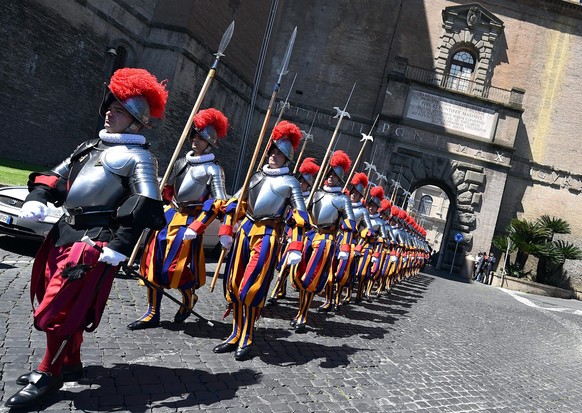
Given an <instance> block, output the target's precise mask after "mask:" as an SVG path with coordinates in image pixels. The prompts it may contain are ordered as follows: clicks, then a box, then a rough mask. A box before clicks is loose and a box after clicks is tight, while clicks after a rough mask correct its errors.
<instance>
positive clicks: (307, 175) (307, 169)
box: [299, 158, 319, 186]
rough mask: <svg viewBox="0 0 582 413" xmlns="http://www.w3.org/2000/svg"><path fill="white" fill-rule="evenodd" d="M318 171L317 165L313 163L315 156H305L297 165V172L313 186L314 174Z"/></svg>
mask: <svg viewBox="0 0 582 413" xmlns="http://www.w3.org/2000/svg"><path fill="white" fill-rule="evenodd" d="M318 172H319V165H318V164H316V163H315V158H305V159H304V160H303V162H301V166H300V167H299V173H300V174H301V176H302V177H303V179H305V180H306V181H307V183H309V185H311V186H313V182H314V181H315V176H316V175H317V173H318Z"/></svg>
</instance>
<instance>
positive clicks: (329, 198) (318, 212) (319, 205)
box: [311, 190, 343, 228]
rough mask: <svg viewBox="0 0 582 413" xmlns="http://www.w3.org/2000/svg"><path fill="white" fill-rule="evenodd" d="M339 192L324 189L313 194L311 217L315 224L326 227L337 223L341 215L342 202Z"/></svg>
mask: <svg viewBox="0 0 582 413" xmlns="http://www.w3.org/2000/svg"><path fill="white" fill-rule="evenodd" d="M341 196H342V195H341V194H339V193H333V192H325V191H321V190H320V191H317V192H316V193H315V194H314V197H313V198H314V202H313V208H312V210H311V214H312V218H313V220H314V222H315V224H316V225H317V226H318V227H320V228H323V227H326V226H331V225H335V224H337V222H338V220H339V218H340V216H341V211H340V209H341V207H342V204H343V202H341V201H342V200H341V199H340V198H341Z"/></svg>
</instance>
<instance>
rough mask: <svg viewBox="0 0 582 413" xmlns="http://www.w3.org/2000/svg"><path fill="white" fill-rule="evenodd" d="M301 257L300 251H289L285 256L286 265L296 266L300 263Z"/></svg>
mask: <svg viewBox="0 0 582 413" xmlns="http://www.w3.org/2000/svg"><path fill="white" fill-rule="evenodd" d="M302 256H303V254H301V251H295V250H293V251H289V253H288V254H287V265H297V264H299V263H300V262H301V257H302Z"/></svg>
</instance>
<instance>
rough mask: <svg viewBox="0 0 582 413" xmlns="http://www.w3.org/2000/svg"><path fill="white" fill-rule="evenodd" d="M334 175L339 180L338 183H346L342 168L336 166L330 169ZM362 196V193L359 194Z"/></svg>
mask: <svg viewBox="0 0 582 413" xmlns="http://www.w3.org/2000/svg"><path fill="white" fill-rule="evenodd" d="M331 169H332V170H333V171H334V172H335V174H336V175H337V177H338V178H339V179H340V181H342V182H345V181H346V176H345V175H346V173H345V171H344V168H343V167H342V166H341V165H338V166H336V167H332V168H331ZM360 193H362V194H363V192H360Z"/></svg>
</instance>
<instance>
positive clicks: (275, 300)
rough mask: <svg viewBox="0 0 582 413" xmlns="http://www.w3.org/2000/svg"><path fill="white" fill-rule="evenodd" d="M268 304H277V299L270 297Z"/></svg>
mask: <svg viewBox="0 0 582 413" xmlns="http://www.w3.org/2000/svg"><path fill="white" fill-rule="evenodd" d="M267 302H268V303H269V304H277V297H271V298H269V299H268V300H267Z"/></svg>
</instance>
